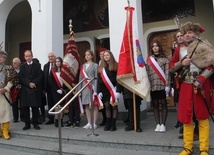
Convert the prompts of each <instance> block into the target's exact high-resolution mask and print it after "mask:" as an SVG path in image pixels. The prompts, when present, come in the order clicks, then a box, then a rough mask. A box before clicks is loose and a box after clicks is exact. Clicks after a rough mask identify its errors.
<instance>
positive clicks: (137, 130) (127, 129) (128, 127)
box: [125, 126, 142, 132]
mask: <svg viewBox="0 0 214 155" xmlns="http://www.w3.org/2000/svg"><path fill="white" fill-rule="evenodd" d="M133 130H134V127H130V126H127V127H126V128H125V131H133ZM136 132H142V129H141V127H137V129H136Z"/></svg>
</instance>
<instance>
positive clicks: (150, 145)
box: [0, 113, 214, 155]
mask: <svg viewBox="0 0 214 155" xmlns="http://www.w3.org/2000/svg"><path fill="white" fill-rule="evenodd" d="M64 121H66V120H64ZM101 121H102V120H99V122H101ZM176 121H177V119H176V114H175V113H169V116H168V120H167V131H166V132H165V133H159V132H158V133H157V132H154V127H155V123H154V116H153V114H151V113H149V114H147V118H146V119H145V120H143V121H142V122H141V127H142V129H143V132H141V133H137V132H134V131H130V132H126V131H124V128H125V124H124V123H123V122H122V121H117V131H115V132H112V131H104V130H103V127H101V126H99V127H98V128H97V129H96V130H95V134H99V136H88V134H90V133H92V130H85V129H83V128H82V127H83V126H84V125H85V124H86V120H84V119H82V120H81V124H80V125H81V126H80V128H78V129H76V128H65V127H64V128H62V148H63V149H62V150H63V154H72V153H73V154H77V153H79V154H99V151H100V150H102V152H101V154H115V153H116V152H119V153H120V152H121V153H123V154H138V153H139V152H140V154H143V155H144V154H145V155H150V154H148V153H154V154H155V153H156V154H160V155H162V154H163V155H170V154H171V155H174V154H178V153H179V152H180V151H181V150H182V148H183V140H181V139H178V136H179V133H178V130H175V129H174V124H175V122H176ZM210 124H211V126H210V127H211V131H210V133H211V135H210V154H214V134H213V133H214V132H213V131H214V125H213V123H212V122H210ZM23 126H24V123H23V122H18V123H11V127H10V131H11V136H12V138H11V140H9V141H6V140H3V139H2V138H0V148H5V147H7V148H8V150H13V148H17V149H18V150H19V149H20V148H21V149H22V150H23V152H30V153H34V151H35V152H36V153H39V154H42V153H44V154H47V155H48V154H58V152H57V151H58V148H59V144H58V141H59V140H58V128H56V127H54V125H45V124H42V125H40V127H41V130H35V129H33V128H31V129H29V130H26V131H23V130H22V128H23ZM17 139H18V140H17ZM19 140H20V141H22V143H21V144H19V143H18V141H19ZM16 141H17V142H16ZM10 143H11V144H10ZM14 143H15V144H14ZM16 143H18V144H16ZM198 143H199V142H198V141H196V142H194V154H193V155H195V154H199V151H198V150H199V148H198V147H199V145H198ZM25 144H26V145H25ZM34 144H36V145H38V146H37V147H35V145H34ZM40 144H41V145H40ZM28 145H31V146H28ZM11 146H12V147H11ZM13 146H15V147H13ZM25 146H28V147H27V148H26V147H25ZM44 146H48V147H44ZM40 148H42V149H40ZM35 149H36V150H35ZM67 149H69V150H67ZM32 150H34V151H33V152H32ZM97 150H98V151H97ZM111 150H112V152H111ZM81 151H83V152H81ZM108 152H110V153H108ZM142 152H143V153H142ZM144 152H146V153H144ZM121 153H120V154H121ZM0 154H1V151H0ZM11 154H12V153H11ZM11 154H9V155H11ZM151 155H152V154H151Z"/></svg>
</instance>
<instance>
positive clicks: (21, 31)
mask: <svg viewBox="0 0 214 155" xmlns="http://www.w3.org/2000/svg"><path fill="white" fill-rule="evenodd" d="M31 21H32V13H31V7H30V4H29V3H28V1H22V2H19V3H18V4H16V5H15V6H14V7H13V8H12V9H11V11H10V13H9V14H8V18H7V21H6V35H5V36H6V38H5V42H6V44H5V49H6V51H8V54H9V58H8V61H9V62H11V61H12V59H13V58H14V57H19V58H20V59H21V60H22V61H23V60H24V59H23V52H24V50H26V49H31V44H30V42H29V40H31ZM23 45H24V46H23Z"/></svg>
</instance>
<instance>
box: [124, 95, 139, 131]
mask: <svg viewBox="0 0 214 155" xmlns="http://www.w3.org/2000/svg"><path fill="white" fill-rule="evenodd" d="M135 97H136V123H137V127H139V126H140V105H141V100H142V99H141V98H140V97H139V96H135ZM124 101H125V102H126V104H128V114H129V126H130V127H133V126H134V106H133V99H125V100H124Z"/></svg>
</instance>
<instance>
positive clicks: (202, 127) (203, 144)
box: [198, 119, 210, 155]
mask: <svg viewBox="0 0 214 155" xmlns="http://www.w3.org/2000/svg"><path fill="white" fill-rule="evenodd" d="M198 123H199V144H200V146H199V149H200V155H209V153H208V150H209V144H210V142H209V136H210V123H209V119H205V120H199V121H198Z"/></svg>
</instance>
